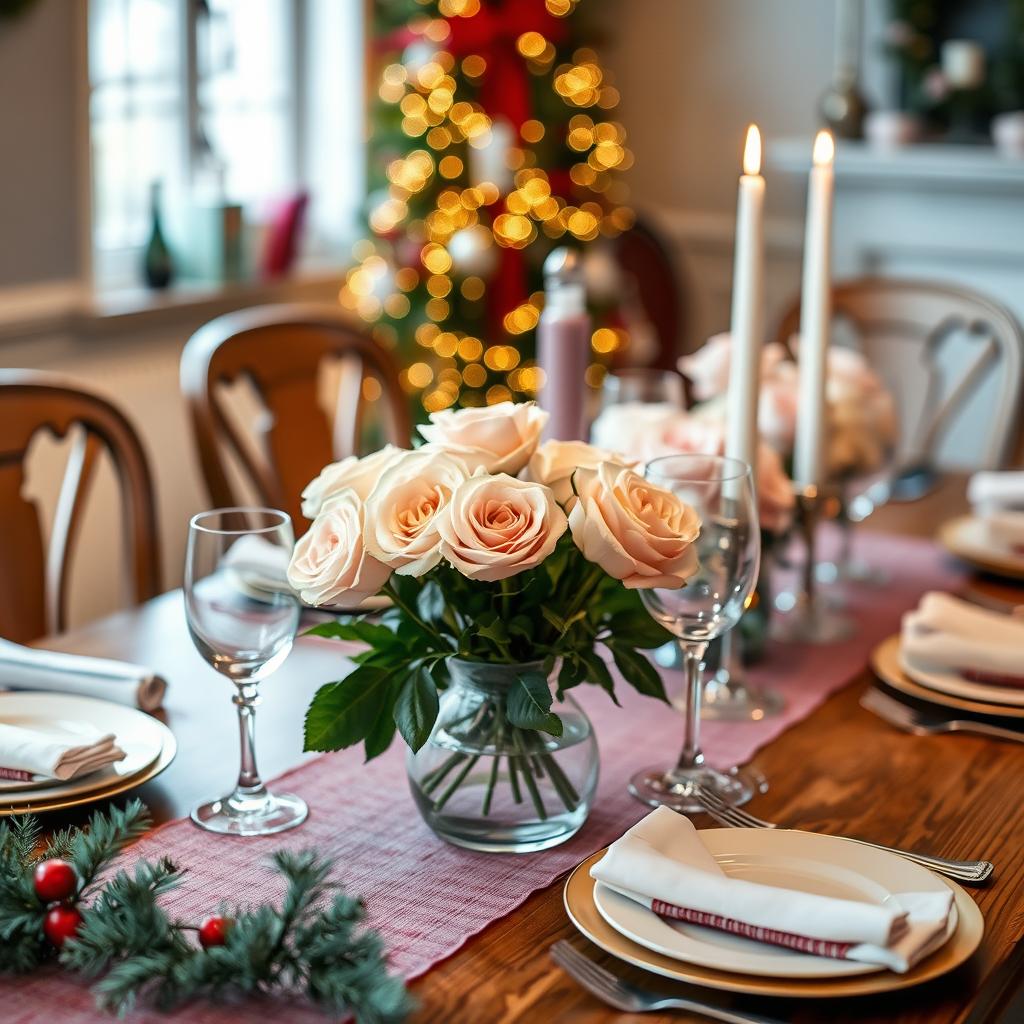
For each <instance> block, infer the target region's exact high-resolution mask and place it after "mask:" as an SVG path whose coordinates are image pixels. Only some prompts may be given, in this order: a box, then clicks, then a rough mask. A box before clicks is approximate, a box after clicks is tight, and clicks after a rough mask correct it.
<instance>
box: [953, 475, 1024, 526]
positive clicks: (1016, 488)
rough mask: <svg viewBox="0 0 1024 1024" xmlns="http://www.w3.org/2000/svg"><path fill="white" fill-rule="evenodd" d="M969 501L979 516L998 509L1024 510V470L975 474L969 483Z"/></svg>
mask: <svg viewBox="0 0 1024 1024" xmlns="http://www.w3.org/2000/svg"><path fill="white" fill-rule="evenodd" d="M967 500H968V501H969V502H970V503H971V504H972V505H973V506H974V510H975V512H976V513H977V514H978V515H987V514H988V513H989V512H993V511H995V510H996V509H1005V508H1016V509H1024V470H1007V471H993V470H985V471H983V472H981V473H975V474H974V476H972V477H971V479H970V480H969V481H968V482H967Z"/></svg>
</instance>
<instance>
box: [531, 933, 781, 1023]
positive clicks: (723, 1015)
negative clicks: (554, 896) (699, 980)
mask: <svg viewBox="0 0 1024 1024" xmlns="http://www.w3.org/2000/svg"><path fill="white" fill-rule="evenodd" d="M551 959H552V960H554V961H555V963H556V964H558V966H559V967H561V968H562V970H563V971H565V973H566V974H568V975H569V976H570V977H571V978H573V979H574V980H575V981H577V982H579V984H580V985H582V986H583V987H584V988H585V989H586V990H587V991H588V992H590V993H591V994H592V995H595V996H597V998H598V999H601V1000H603V1001H604V1002H606V1003H608V1005H609V1006H614V1007H615V1009H617V1010H622V1011H623V1012H624V1013H648V1012H651V1011H654V1010H687V1011H689V1012H690V1013H696V1014H699V1015H701V1016H703V1017H709V1018H710V1019H711V1020H720V1021H724V1022H725V1024H783V1022H782V1021H780V1020H775V1019H773V1018H771V1017H762V1016H760V1015H758V1014H753V1013H745V1012H742V1011H740V1010H727V1009H725V1008H724V1007H721V1006H712V1005H711V1004H710V1003H699V1002H697V1001H696V1000H693V999H677V998H674V997H670V996H662V995H658V994H657V993H656V992H648V991H647V990H646V989H642V988H639V987H638V986H637V985H632V984H630V983H629V982H627V981H623V980H622V979H621V978H617V977H616V976H615V975H614V974H612V972H611V971H606V970H605V969H604V968H603V967H599V966H598V965H597V964H595V963H594V961H593V960H591V959H590V957H586V956H584V955H583V954H582V953H581V952H579V950H577V949H576V948H575V947H574V946H571V945H570V944H569V943H568V942H566V941H565V940H564V939H559V941H558V942H556V943H555V944H554V945H553V946H552V947H551Z"/></svg>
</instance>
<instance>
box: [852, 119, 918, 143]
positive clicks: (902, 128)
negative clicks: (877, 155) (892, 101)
mask: <svg viewBox="0 0 1024 1024" xmlns="http://www.w3.org/2000/svg"><path fill="white" fill-rule="evenodd" d="M920 137H921V119H920V118H919V117H918V116H917V115H916V114H910V113H908V112H907V111H905V110H872V111H871V112H870V113H869V114H868V115H867V116H866V117H865V118H864V139H865V141H866V142H867V143H868V144H869V145H871V146H874V147H875V148H876V149H900V148H901V147H903V146H909V145H910V144H911V143H914V142H917V140H918V139H919V138H920Z"/></svg>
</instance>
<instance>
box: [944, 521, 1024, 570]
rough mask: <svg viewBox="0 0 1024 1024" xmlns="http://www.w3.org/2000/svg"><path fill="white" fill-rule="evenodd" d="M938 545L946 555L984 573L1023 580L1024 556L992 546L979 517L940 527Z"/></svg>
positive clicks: (986, 529) (984, 525)
mask: <svg viewBox="0 0 1024 1024" xmlns="http://www.w3.org/2000/svg"><path fill="white" fill-rule="evenodd" d="M939 542H940V543H941V544H942V545H943V547H945V548H946V550H947V551H949V552H951V553H952V554H954V555H956V556H957V557H958V558H962V559H963V560H964V561H965V562H970V563H971V564H972V565H975V566H977V567H978V568H979V569H982V570H984V571H985V572H990V573H994V574H995V575H997V576H1008V577H1009V578H1010V579H1015V580H1020V579H1024V555H1018V554H1016V553H1015V552H1013V551H1009V550H1007V549H1006V548H1002V547H999V546H998V545H995V544H993V543H992V541H991V540H990V539H989V535H988V527H987V526H986V524H985V520H984V519H981V518H980V517H979V516H973V515H967V516H957V517H956V518H955V519H950V520H948V521H947V522H945V523H943V524H942V526H941V527H940V528H939Z"/></svg>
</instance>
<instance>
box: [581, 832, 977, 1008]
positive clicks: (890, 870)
mask: <svg viewBox="0 0 1024 1024" xmlns="http://www.w3.org/2000/svg"><path fill="white" fill-rule="evenodd" d="M700 837H701V840H702V841H703V843H704V845H705V846H706V847H707V849H708V850H709V851H710V852H711V854H712V855H713V856H714V858H715V860H717V861H718V863H719V865H720V866H721V868H722V870H723V871H725V873H726V874H728V875H730V876H734V877H738V878H743V879H746V880H748V881H753V882H760V883H762V884H765V885H775V886H780V887H785V888H789V889H797V890H801V891H805V892H811V893H816V894H819V895H824V896H832V897H839V898H842V899H849V900H858V901H861V902H864V903H873V904H877V905H885V904H886V903H887V902H890V901H892V900H893V899H894V895H893V894H894V893H900V892H904V893H905V892H941V891H944V890H947V889H952V890H953V897H954V900H953V910H952V913H951V914H950V919H949V923H948V925H947V928H946V932H945V934H944V935H942V936H941V937H940V938H939V939H938V941H937V945H936V948H935V949H934V950H933V951H932V952H931V953H930V954H929V955H928V956H926V957H925V958H924V959H923V960H921V962H920V963H918V964H917V966H916V967H914V968H913V969H912V970H910V971H908V972H907V973H906V974H894V973H892V972H890V971H887V970H885V969H884V968H882V967H877V966H873V965H870V964H863V963H854V962H852V961H849V960H835V959H829V958H826V957H818V956H810V955H808V954H805V953H797V952H793V951H790V950H787V949H782V948H779V947H775V946H769V945H765V944H764V943H760V942H754V941H752V940H749V939H744V938H739V937H737V936H734V935H729V934H726V933H725V932H721V931H717V930H715V929H711V928H704V927H700V926H697V925H690V924H684V923H682V922H679V921H667V920H665V919H663V918H661V917H659V916H658V915H657V914H655V913H653V912H652V911H651V910H649V909H647V908H646V907H644V906H642V905H641V904H639V903H636V902H634V901H633V900H631V899H629V898H628V897H626V896H623V895H621V894H620V893H617V892H615V891H614V890H612V889H610V888H608V887H607V886H605V885H604V884H603V883H601V882H596V881H595V880H594V879H593V878H591V877H590V868H591V866H592V865H593V864H594V863H595V862H596V861H598V860H599V859H600V858H601V857H602V856H603V855H604V851H603V850H602V851H600V852H599V853H596V854H594V856H592V857H590V858H588V859H587V860H585V861H584V862H583V863H582V864H580V865H579V866H578V867H577V868H576V870H575V871H574V872H573V873H572V874H571V875H570V876H569V880H568V882H567V883H566V886H565V907H566V910H567V911H568V914H569V918H570V919H571V920H572V922H573V924H574V925H575V926H576V927H577V928H578V929H579V930H580V931H581V932H582V933H583V934H584V935H585V936H586V937H587V938H588V939H590V941H591V942H594V943H596V944H597V945H598V946H600V947H601V948H602V949H604V950H605V951H606V952H608V953H610V954H611V955H612V956H614V957H617V958H618V959H620V960H623V961H625V962H626V963H629V964H632V965H634V966H635V967H640V968H642V969H644V970H647V971H650V972H652V973H654V974H659V975H661V976H663V977H666V978H675V979H677V980H679V981H684V982H687V983H689V984H692V985H703V986H705V987H708V988H716V989H724V990H727V991H735V992H749V993H756V994H760V995H767V996H787V997H798V998H822V997H826V996H852V995H860V994H865V993H870V992H885V991H889V990H891V989H898V988H906V987H908V986H910V985H917V984H920V983H921V982H923V981H928V980H929V979H931V978H935V977H938V976H939V975H940V974H945V973H946V972H947V971H951V970H953V968H955V967H957V966H959V965H960V964H961V963H963V962H964V961H965V960H966V959H967V958H968V957H969V956H970V955H971V954H972V953H973V952H974V950H975V949H976V948H977V947H978V944H979V943H980V942H981V936H982V932H983V929H984V921H983V919H982V916H981V912H980V911H979V910H978V907H977V905H976V904H975V903H974V901H973V900H972V899H971V898H970V896H968V895H967V893H965V892H964V891H963V889H961V888H960V887H959V886H957V885H956V884H955V883H953V882H950V881H947V880H946V879H943V878H940V877H939V876H938V875H936V874H933V873H932V872H930V871H928V870H927V869H925V868H922V867H919V866H917V865H916V864H911V863H910V861H907V860H904V859H903V858H902V857H898V856H896V855H895V854H891V853H886V852H884V851H881V850H874V849H871V848H869V847H865V846H862V845H861V844H859V843H855V842H853V841H851V840H848V839H838V838H835V837H833V836H824V835H817V834H815V833H811V832H797V831H790V830H785V829H775V830H766V829H708V830H704V831H702V832H701V833H700Z"/></svg>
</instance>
